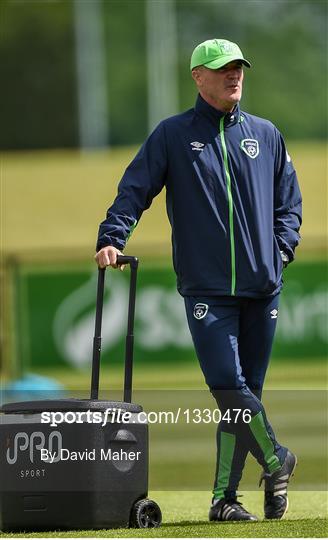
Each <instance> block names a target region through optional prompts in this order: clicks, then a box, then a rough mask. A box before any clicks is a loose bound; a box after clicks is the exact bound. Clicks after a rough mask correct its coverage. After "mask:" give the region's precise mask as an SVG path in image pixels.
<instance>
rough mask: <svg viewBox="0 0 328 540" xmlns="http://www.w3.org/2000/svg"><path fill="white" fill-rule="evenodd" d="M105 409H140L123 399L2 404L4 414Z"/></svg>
mask: <svg viewBox="0 0 328 540" xmlns="http://www.w3.org/2000/svg"><path fill="white" fill-rule="evenodd" d="M106 409H115V411H118V410H122V411H128V412H131V413H138V412H141V411H142V407H141V405H137V404H136V403H126V402H124V401H102V400H98V399H75V398H71V399H44V400H40V401H20V402H16V403H6V404H4V405H2V407H1V409H0V411H1V412H3V413H4V414H33V413H34V414H35V413H41V412H52V411H53V412H56V411H58V412H65V411H88V410H92V411H104V410H106Z"/></svg>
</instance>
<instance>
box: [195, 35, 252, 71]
mask: <svg viewBox="0 0 328 540" xmlns="http://www.w3.org/2000/svg"><path fill="white" fill-rule="evenodd" d="M234 60H240V61H241V62H242V63H243V64H244V65H245V66H247V67H251V64H250V62H249V61H248V60H245V58H244V56H243V53H242V52H241V50H240V48H239V47H238V45H237V44H236V43H232V41H227V40H226V39H208V40H207V41H204V42H203V43H200V44H199V45H197V47H196V48H195V49H194V51H193V53H192V55H191V60H190V69H191V70H192V69H194V68H195V67H196V66H205V67H207V68H209V69H218V68H221V67H223V66H225V65H226V64H228V63H229V62H233V61H234Z"/></svg>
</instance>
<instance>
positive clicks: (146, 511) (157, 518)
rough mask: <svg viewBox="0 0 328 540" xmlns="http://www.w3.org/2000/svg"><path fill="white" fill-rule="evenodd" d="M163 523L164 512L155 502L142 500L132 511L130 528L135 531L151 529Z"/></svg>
mask: <svg viewBox="0 0 328 540" xmlns="http://www.w3.org/2000/svg"><path fill="white" fill-rule="evenodd" d="M161 523H162V512H161V509H160V507H159V506H158V504H157V503H155V501H151V500H150V499H141V500H140V501H138V502H136V503H135V504H134V505H133V507H132V511H131V519H130V527H132V528H135V529H151V528H155V527H159V526H160V525H161Z"/></svg>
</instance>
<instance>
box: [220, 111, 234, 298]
mask: <svg viewBox="0 0 328 540" xmlns="http://www.w3.org/2000/svg"><path fill="white" fill-rule="evenodd" d="M224 118H225V117H224V116H222V118H221V119H220V138H221V144H222V151H223V163H224V172H225V176H226V181H227V193H228V204H229V229H230V253H231V295H232V296H235V291H236V257H235V237H234V230H233V198H232V191H231V176H230V172H229V165H228V152H227V146H226V143H225V138H224Z"/></svg>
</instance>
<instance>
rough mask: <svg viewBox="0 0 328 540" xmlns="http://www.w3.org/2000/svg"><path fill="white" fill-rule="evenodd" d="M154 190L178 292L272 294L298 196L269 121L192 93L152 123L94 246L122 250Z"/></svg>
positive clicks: (295, 237) (295, 236) (296, 220)
mask: <svg viewBox="0 0 328 540" xmlns="http://www.w3.org/2000/svg"><path fill="white" fill-rule="evenodd" d="M163 186H165V187H166V204H167V213H168V217H169V220H170V223H171V226H172V247H173V263H174V268H175V271H176V274H177V285H178V290H179V292H180V293H181V294H182V295H183V296H240V297H251V298H262V297H266V296H273V295H275V294H276V293H278V292H279V290H280V289H281V287H282V268H283V265H282V260H281V255H280V250H282V251H284V252H285V253H286V254H287V255H288V257H289V261H292V260H293V258H294V250H295V247H296V246H297V244H298V241H299V233H298V231H299V227H300V224H301V194H300V190H299V186H298V182H297V177H296V173H295V170H294V167H293V164H292V162H291V159H290V157H289V155H288V153H287V151H286V147H285V144H284V141H283V138H282V136H281V134H280V133H279V131H278V130H277V129H276V127H275V126H274V125H273V124H272V123H271V122H269V121H267V120H264V119H262V118H258V117H256V116H253V115H250V114H248V113H245V112H241V111H240V109H239V106H238V105H237V106H236V107H235V109H234V111H233V112H232V113H226V114H224V113H222V112H220V111H218V110H216V109H215V108H213V107H211V106H210V105H209V104H208V103H207V102H206V101H205V100H203V99H202V97H201V96H198V98H197V102H196V105H195V108H193V109H190V110H188V111H186V112H185V113H182V114H179V115H177V116H173V117H171V118H168V119H166V120H164V121H163V122H161V123H160V124H159V125H158V126H157V128H156V129H155V130H154V131H153V133H152V134H151V135H150V136H149V138H148V139H147V140H146V142H145V143H144V144H143V146H142V147H141V149H140V151H139V152H138V154H137V156H136V157H135V158H134V160H133V161H132V163H131V164H130V165H129V166H128V168H127V169H126V171H125V174H124V176H123V178H122V180H121V182H120V184H119V188H118V195H117V197H116V199H115V201H114V204H113V205H112V206H111V207H110V208H109V210H108V212H107V219H106V220H105V221H104V222H103V223H101V225H100V229H99V237H98V243H97V250H99V249H100V248H102V247H104V246H106V245H113V246H115V247H117V248H118V249H121V250H122V249H124V247H125V244H126V241H127V239H128V237H129V236H130V234H131V232H132V230H133V228H134V227H135V225H136V224H137V223H138V221H139V219H140V217H141V215H142V212H143V211H144V210H145V209H146V208H148V207H149V206H150V204H151V202H152V199H153V197H155V196H156V195H157V194H158V193H159V192H160V191H161V189H162V188H163ZM199 254H201V256H199Z"/></svg>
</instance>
